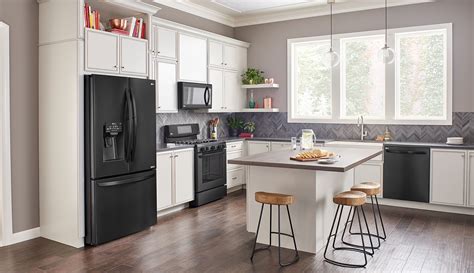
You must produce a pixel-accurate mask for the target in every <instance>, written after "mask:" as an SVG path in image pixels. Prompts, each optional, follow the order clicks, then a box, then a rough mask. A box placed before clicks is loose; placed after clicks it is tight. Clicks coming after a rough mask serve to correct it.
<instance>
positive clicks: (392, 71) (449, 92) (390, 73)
mask: <svg viewBox="0 0 474 273" xmlns="http://www.w3.org/2000/svg"><path fill="white" fill-rule="evenodd" d="M439 29H445V30H446V47H447V48H446V49H447V52H446V60H445V63H446V70H447V71H446V72H447V73H446V98H445V99H446V109H445V110H446V119H438V120H435V119H397V118H396V116H395V114H396V109H395V107H396V93H395V92H396V85H398V83H397V75H396V65H397V62H394V63H392V64H390V65H387V66H386V69H385V119H370V118H366V119H365V123H367V124H388V125H391V124H393V125H452V122H453V121H452V116H453V80H452V78H453V52H452V51H453V36H452V23H446V24H434V25H423V26H413V27H403V28H392V29H389V30H388V44H389V46H390V47H391V48H395V34H396V33H405V32H418V31H429V30H439ZM384 33H385V30H383V29H382V30H373V31H363V32H352V33H342V34H335V35H333V49H334V50H335V51H336V52H338V53H341V48H340V41H341V39H344V38H355V37H362V36H376V35H381V34H384ZM329 39H330V36H329V35H323V36H313V37H304V38H294V39H288V40H287V64H288V66H287V81H288V82H287V88H288V89H287V90H288V92H287V107H288V122H289V123H328V124H356V123H357V120H355V119H343V118H341V110H342V109H341V107H342V101H341V95H342V90H341V84H342V83H341V81H342V78H341V69H342V65H341V64H339V65H338V66H337V67H335V68H333V69H332V91H331V92H332V118H328V119H320V118H319V119H318V118H305V117H297V116H295V115H294V111H293V110H294V105H293V104H294V100H293V97H294V94H293V93H295V92H293V90H295V89H293V71H294V69H293V68H294V67H293V65H294V64H293V58H292V57H293V56H292V53H293V46H294V45H295V44H298V43H304V42H312V41H320V40H329ZM397 58H398V55H397Z"/></svg>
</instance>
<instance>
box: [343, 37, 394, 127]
mask: <svg viewBox="0 0 474 273" xmlns="http://www.w3.org/2000/svg"><path fill="white" fill-rule="evenodd" d="M384 41H385V39H384V36H366V37H356V38H348V39H342V40H341V56H342V57H341V60H342V61H341V117H342V118H356V117H358V116H360V115H363V116H364V117H367V118H373V119H383V118H384V117H385V67H384V64H383V63H382V62H380V61H379V60H378V58H377V54H378V52H379V50H380V49H381V48H382V47H383V46H384Z"/></svg>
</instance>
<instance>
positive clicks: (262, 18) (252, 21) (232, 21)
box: [153, 0, 436, 27]
mask: <svg viewBox="0 0 474 273" xmlns="http://www.w3.org/2000/svg"><path fill="white" fill-rule="evenodd" d="M434 1H436V0H396V2H392V3H390V4H389V7H396V6H403V5H412V4H420V3H427V2H434ZM153 2H155V3H158V4H162V5H165V6H168V7H171V8H174V9H178V10H181V11H184V12H187V13H190V14H193V15H196V16H199V17H202V18H205V19H208V20H212V21H215V22H217V23H221V24H224V25H227V26H230V27H241V26H249V25H258V24H265V23H273V22H280V21H287V20H295V19H302V18H309V17H316V16H324V15H328V14H329V9H328V8H327V6H326V5H324V6H313V7H303V8H299V9H293V10H282V9H274V10H273V12H265V13H262V12H256V13H249V14H247V15H239V16H231V15H228V14H224V13H222V12H218V11H216V10H212V9H209V8H206V7H203V6H200V5H197V4H194V3H192V2H190V1H189V0H180V1H174V0H153ZM335 7H336V9H335V11H334V14H340V13H347V12H354V11H362V10H370V9H378V8H383V7H384V3H382V1H381V2H380V3H377V2H376V3H370V2H365V3H364V2H356V3H354V2H343V3H338V4H336V6H335Z"/></svg>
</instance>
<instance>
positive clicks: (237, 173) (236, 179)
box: [227, 168, 245, 189]
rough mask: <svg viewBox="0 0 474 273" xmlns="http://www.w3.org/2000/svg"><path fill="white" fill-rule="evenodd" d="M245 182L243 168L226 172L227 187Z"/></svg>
mask: <svg viewBox="0 0 474 273" xmlns="http://www.w3.org/2000/svg"><path fill="white" fill-rule="evenodd" d="M242 184H245V171H244V169H242V168H241V169H237V170H233V171H229V172H227V188H228V189H230V188H232V187H235V186H239V185H242Z"/></svg>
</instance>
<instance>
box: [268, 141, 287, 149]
mask: <svg viewBox="0 0 474 273" xmlns="http://www.w3.org/2000/svg"><path fill="white" fill-rule="evenodd" d="M291 148H292V147H291V142H275V141H273V142H272V143H271V150H272V151H288V150H291Z"/></svg>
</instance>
